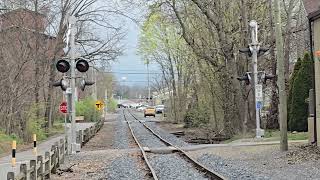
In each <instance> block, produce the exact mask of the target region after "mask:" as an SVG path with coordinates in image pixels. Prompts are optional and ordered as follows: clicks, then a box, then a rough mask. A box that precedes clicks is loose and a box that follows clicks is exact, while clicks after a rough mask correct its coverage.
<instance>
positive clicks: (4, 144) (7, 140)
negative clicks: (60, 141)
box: [0, 123, 64, 156]
mask: <svg viewBox="0 0 320 180" xmlns="http://www.w3.org/2000/svg"><path fill="white" fill-rule="evenodd" d="M41 132H43V131H41ZM62 133H64V127H63V123H56V124H54V125H53V127H52V128H51V129H50V132H49V133H43V134H37V140H38V141H39V142H41V141H45V140H46V139H48V138H49V137H50V136H54V135H57V134H62ZM30 136H31V135H30ZM13 140H16V141H17V146H18V147H17V148H19V145H21V144H24V143H25V142H23V141H22V139H20V138H17V137H15V136H14V135H12V136H9V135H6V134H4V132H3V131H1V130H0V156H1V154H3V153H8V152H10V150H11V144H12V141H13Z"/></svg>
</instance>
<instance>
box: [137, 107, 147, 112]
mask: <svg viewBox="0 0 320 180" xmlns="http://www.w3.org/2000/svg"><path fill="white" fill-rule="evenodd" d="M146 108H147V107H146V106H140V107H138V108H137V110H138V111H140V112H142V111H144V110H145V109H146Z"/></svg>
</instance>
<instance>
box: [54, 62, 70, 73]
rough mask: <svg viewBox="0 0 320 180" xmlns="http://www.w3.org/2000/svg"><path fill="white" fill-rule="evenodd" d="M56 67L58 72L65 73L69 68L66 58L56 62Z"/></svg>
mask: <svg viewBox="0 0 320 180" xmlns="http://www.w3.org/2000/svg"><path fill="white" fill-rule="evenodd" d="M56 68H57V70H58V71H59V72H62V73H66V72H68V71H69V69H70V64H69V62H68V61H66V60H63V59H62V60H59V61H58V62H57V64H56Z"/></svg>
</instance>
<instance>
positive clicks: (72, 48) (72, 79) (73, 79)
mask: <svg viewBox="0 0 320 180" xmlns="http://www.w3.org/2000/svg"><path fill="white" fill-rule="evenodd" d="M69 23H70V66H71V67H70V69H71V77H70V85H71V101H70V106H71V112H70V114H71V116H70V118H71V119H70V122H71V154H75V153H76V151H75V149H76V122H75V119H76V106H75V100H76V94H75V93H76V72H75V69H76V67H75V32H76V26H75V24H76V18H75V17H74V16H70V20H69Z"/></svg>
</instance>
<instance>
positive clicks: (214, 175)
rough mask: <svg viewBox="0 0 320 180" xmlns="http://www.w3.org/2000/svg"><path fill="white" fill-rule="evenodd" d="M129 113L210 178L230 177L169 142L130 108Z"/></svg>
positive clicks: (222, 179)
mask: <svg viewBox="0 0 320 180" xmlns="http://www.w3.org/2000/svg"><path fill="white" fill-rule="evenodd" d="M128 112H129V114H130V115H131V116H132V117H133V118H134V119H136V120H137V121H138V122H140V123H141V124H142V125H143V126H144V127H145V128H147V129H148V130H149V131H150V132H151V133H152V134H153V135H154V136H156V137H157V138H158V139H160V140H161V141H162V142H164V143H165V144H167V145H169V146H172V147H174V148H175V149H176V151H178V152H179V155H181V156H183V157H185V158H186V159H188V160H189V161H190V162H191V163H192V164H193V165H194V166H195V167H196V168H197V169H198V170H199V171H201V172H203V173H205V175H206V176H207V177H209V178H210V179H215V180H226V179H228V178H226V177H224V176H222V175H221V174H219V173H217V172H215V171H212V170H210V169H209V168H208V167H207V166H205V165H204V164H202V163H200V162H199V161H197V160H196V159H194V158H192V157H191V156H189V155H188V154H187V152H185V151H184V150H182V149H181V148H179V147H177V146H175V145H173V144H172V143H170V142H168V141H167V140H165V139H164V138H162V137H161V136H160V135H159V134H157V133H156V132H154V130H152V129H151V128H149V127H148V126H147V125H145V123H143V122H142V121H140V120H139V119H138V118H137V117H136V116H135V115H133V114H132V113H131V112H130V110H128Z"/></svg>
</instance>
